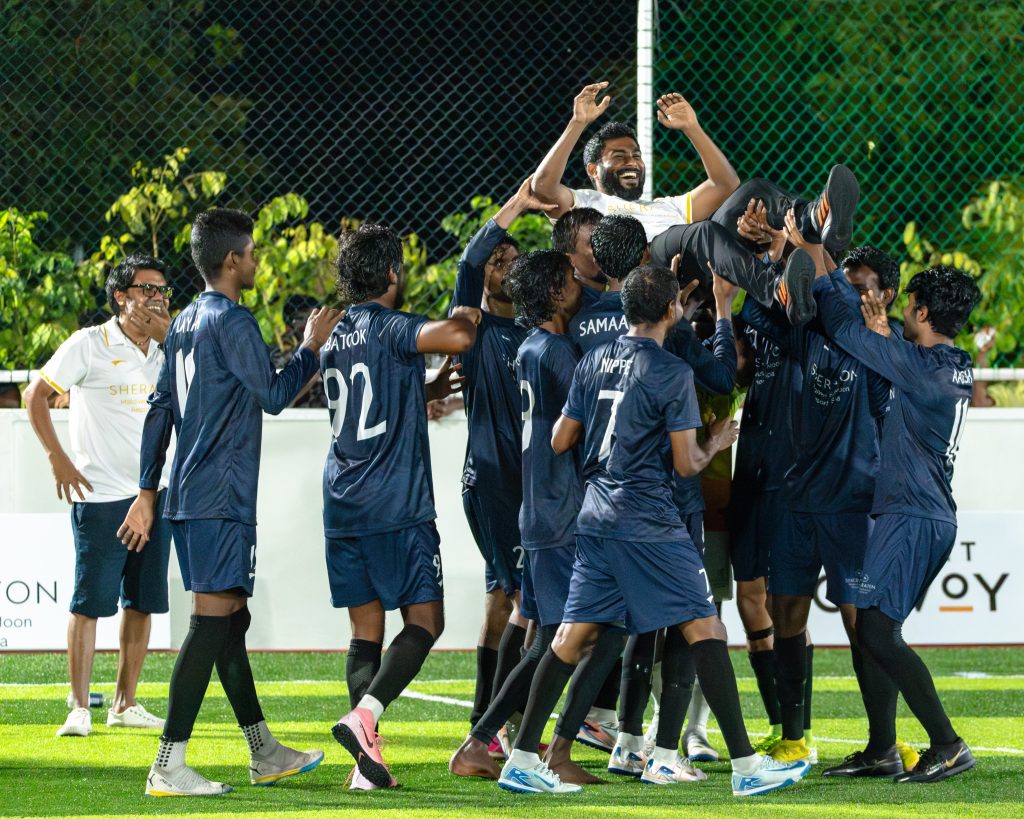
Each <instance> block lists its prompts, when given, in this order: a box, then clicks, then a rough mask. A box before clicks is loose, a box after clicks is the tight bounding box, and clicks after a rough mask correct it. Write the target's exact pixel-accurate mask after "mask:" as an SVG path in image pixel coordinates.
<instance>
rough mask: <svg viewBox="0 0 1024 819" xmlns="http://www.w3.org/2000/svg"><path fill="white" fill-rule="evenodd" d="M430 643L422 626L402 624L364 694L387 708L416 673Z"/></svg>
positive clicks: (429, 635)
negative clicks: (403, 626)
mask: <svg viewBox="0 0 1024 819" xmlns="http://www.w3.org/2000/svg"><path fill="white" fill-rule="evenodd" d="M433 646H434V635H433V634H431V633H430V632H429V631H427V630H426V629H425V628H423V627H422V626H416V625H413V624H412V623H406V624H405V628H403V629H402V630H401V631H400V632H398V636H397V637H395V639H394V640H392V641H391V645H389V646H388V650H387V651H386V652H385V653H384V659H382V660H381V663H380V671H378V672H377V675H376V676H375V677H374V678H373V682H371V683H370V687H369V688H367V689H366V696H369V697H373V698H374V699H375V700H377V701H378V702H379V703H380V704H381V705H383V706H384V707H385V708H387V707H388V706H389V705H390V704H391V703H392V702H394V701H395V700H396V699H397V698H398V695H399V694H401V693H402V692H403V691H404V690H405V687H406V686H407V685H408V684H409V683H411V682H412V680H413V677H415V676H416V675H417V674H418V673H419V670H420V668H421V667H422V665H423V661H424V660H425V659H427V655H428V654H429V653H430V649H431V648H433ZM357 705H358V703H357Z"/></svg>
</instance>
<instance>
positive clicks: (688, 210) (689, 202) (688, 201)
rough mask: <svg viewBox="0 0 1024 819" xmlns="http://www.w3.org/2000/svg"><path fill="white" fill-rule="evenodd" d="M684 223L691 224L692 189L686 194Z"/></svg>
mask: <svg viewBox="0 0 1024 819" xmlns="http://www.w3.org/2000/svg"><path fill="white" fill-rule="evenodd" d="M686 224H688V225H692V224H693V191H688V192H687V194H686Z"/></svg>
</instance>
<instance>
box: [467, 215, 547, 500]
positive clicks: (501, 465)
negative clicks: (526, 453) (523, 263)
mask: <svg viewBox="0 0 1024 819" xmlns="http://www.w3.org/2000/svg"><path fill="white" fill-rule="evenodd" d="M506 235H507V232H506V231H505V230H503V229H502V228H500V227H498V225H497V224H495V222H494V220H488V222H487V223H486V224H485V225H484V226H483V227H482V228H481V229H480V230H479V231H477V233H476V235H475V236H474V237H473V238H472V239H471V240H470V242H469V244H468V245H467V246H466V250H465V252H464V253H463V254H462V258H461V259H460V261H459V272H458V276H457V277H456V280H455V292H454V294H453V295H452V305H453V306H454V305H464V306H467V307H477V308H479V307H480V302H481V300H482V299H483V294H484V264H485V263H486V262H487V259H488V258H489V257H490V254H491V252H492V251H493V250H494V248H495V247H496V246H497V244H498V242H499V241H500V240H501V239H502V238H503V237H505V236H506ZM528 332H529V330H528V329H527V328H525V327H522V326H520V325H518V324H516V322H515V320H514V319H510V318H503V317H501V316H495V315H492V314H491V313H484V314H483V316H482V317H481V319H480V326H479V327H478V328H477V334H476V343H475V344H474V345H473V346H472V347H471V348H470V349H469V350H468V351H467V352H465V353H463V354H462V355H461V356H460V360H461V361H462V374H463V375H464V376H465V378H466V382H465V384H464V385H463V396H464V399H465V402H466V419H467V424H468V427H469V439H468V442H467V446H466V464H465V468H464V469H463V475H462V482H463V484H464V485H466V486H477V485H480V486H481V487H482V488H484V489H486V490H488V491H490V490H493V491H494V492H498V493H500V494H502V495H504V496H508V497H509V498H510V501H511V502H512V503H513V504H515V505H518V503H519V498H518V495H519V492H520V491H521V481H522V479H521V477H520V469H521V466H520V450H521V448H522V444H521V442H520V431H521V427H522V420H521V418H520V410H519V385H518V383H517V382H516V355H517V353H518V352H519V345H520V344H522V343H523V340H524V339H525V338H526V334H527V333H528ZM509 493H511V495H509Z"/></svg>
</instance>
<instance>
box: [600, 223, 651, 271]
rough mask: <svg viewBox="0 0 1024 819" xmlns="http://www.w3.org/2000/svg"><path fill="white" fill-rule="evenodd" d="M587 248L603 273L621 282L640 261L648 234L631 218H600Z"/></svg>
mask: <svg viewBox="0 0 1024 819" xmlns="http://www.w3.org/2000/svg"><path fill="white" fill-rule="evenodd" d="M590 246H591V247H592V248H593V249H594V261H596V262H597V266H598V267H599V268H600V269H601V272H602V273H604V274H605V275H606V276H611V277H612V278H613V279H624V278H626V276H627V275H629V272H630V271H631V270H632V269H633V268H634V267H636V266H637V265H639V264H640V263H641V262H642V261H643V258H644V251H645V250H647V234H646V233H645V232H644V226H643V225H641V224H640V222H639V221H637V220H636V219H634V218H633V217H632V216H618V215H615V216H602V217H601V221H600V222H598V223H597V224H596V225H594V230H593V232H592V233H591V234H590Z"/></svg>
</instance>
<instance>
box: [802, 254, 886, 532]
mask: <svg viewBox="0 0 1024 819" xmlns="http://www.w3.org/2000/svg"><path fill="white" fill-rule="evenodd" d="M837 275H838V276H839V277H840V278H841V279H842V281H841V283H838V284H837V292H839V293H840V294H841V297H842V298H843V299H844V300H845V301H847V302H848V303H849V304H851V305H852V306H859V304H860V298H859V296H858V295H857V291H856V290H854V288H853V287H852V286H851V285H850V284H849V283H848V282H847V281H846V279H845V277H843V274H842V273H841V272H838V273H837ZM822 333H823V330H822V328H821V326H820V324H819V323H818V322H817V321H813V322H811V323H810V324H808V325H805V326H804V327H801V328H793V335H792V339H793V353H794V355H795V357H796V360H797V361H798V362H799V364H800V378H799V384H798V385H797V389H795V390H793V391H792V395H793V396H794V402H795V403H794V407H793V440H794V445H795V453H794V455H795V463H794V464H793V466H792V468H791V469H790V471H789V473H788V474H787V476H786V491H787V498H788V501H789V504H790V508H791V509H793V510H795V511H801V512H812V513H817V514H830V513H836V512H869V511H870V510H871V503H872V498H873V497H874V493H875V479H876V478H877V476H878V468H879V457H878V425H877V423H876V421H875V418H874V416H873V415H872V401H871V392H872V389H873V386H872V385H871V384H869V382H873V381H875V380H877V379H878V377H879V376H878V375H877V374H875V373H873V372H872V371H871V370H869V369H868V368H867V367H866V366H865V365H864V364H863V363H861V362H860V361H858V360H857V359H856V358H854V357H853V356H851V355H848V354H847V353H846V352H845V351H843V350H842V349H840V347H839V346H838V345H837V344H836V343H835V342H833V341H831V340H830V339H829V338H827V337H826V336H825V335H823V334H822Z"/></svg>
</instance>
